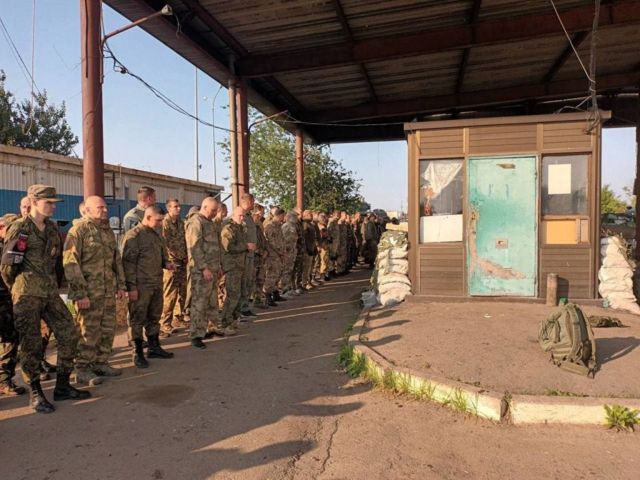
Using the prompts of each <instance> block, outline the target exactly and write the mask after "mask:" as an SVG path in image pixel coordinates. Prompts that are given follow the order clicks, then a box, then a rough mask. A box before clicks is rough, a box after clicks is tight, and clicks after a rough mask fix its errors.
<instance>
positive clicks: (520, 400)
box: [348, 308, 640, 425]
mask: <svg viewBox="0 0 640 480" xmlns="http://www.w3.org/2000/svg"><path fill="white" fill-rule="evenodd" d="M371 310H372V309H371V308H365V309H363V310H362V312H361V313H360V315H359V317H358V320H357V321H356V323H355V324H354V326H353V330H352V332H351V335H350V336H349V338H348V345H349V346H350V347H351V348H353V350H354V352H355V353H356V355H361V356H363V357H364V359H365V360H364V361H365V367H366V370H368V371H369V372H376V374H377V375H379V378H383V377H384V376H385V375H391V376H396V377H398V378H401V379H402V381H403V382H404V383H405V385H407V388H409V389H410V390H412V391H419V392H423V393H424V395H422V397H424V398H426V399H428V400H430V401H434V402H438V403H441V404H443V405H446V406H449V407H451V408H453V409H454V410H458V411H460V412H465V413H470V414H473V415H476V416H478V417H481V418H485V419H488V420H492V421H495V422H504V423H514V424H544V423H563V424H576V425H604V424H605V421H606V413H605V409H604V405H622V406H625V407H627V408H629V409H640V399H637V398H613V397H611V398H605V397H597V398H596V397H552V396H543V395H513V396H512V395H511V394H509V393H508V392H505V393H503V394H500V393H497V392H492V391H489V390H485V389H481V388H477V387H473V386H471V385H468V384H466V383H462V382H457V381H455V380H451V379H448V378H445V377H442V376H440V375H437V374H433V375H429V376H428V377H427V376H425V375H424V374H423V373H418V372H416V371H414V370H412V369H409V368H404V367H398V366H396V365H394V364H393V362H392V361H390V360H389V359H388V358H385V357H384V356H382V355H380V354H379V353H378V352H377V351H376V350H375V349H373V348H371V347H369V346H367V345H366V343H362V342H361V340H360V338H361V334H362V330H363V328H364V327H365V324H366V322H367V319H368V317H369V313H370V311H371Z"/></svg>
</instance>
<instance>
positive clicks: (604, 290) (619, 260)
mask: <svg viewBox="0 0 640 480" xmlns="http://www.w3.org/2000/svg"><path fill="white" fill-rule="evenodd" d="M600 260H601V265H602V266H601V267H600V271H599V272H598V279H599V280H600V286H599V287H598V291H599V292H600V295H602V298H604V299H605V300H606V301H607V302H608V303H609V306H610V307H611V308H615V309H620V310H627V311H629V312H631V313H635V314H638V315H640V306H638V302H637V300H636V296H635V295H634V294H633V271H634V267H635V265H634V264H633V263H632V262H631V261H630V260H629V258H628V256H627V246H626V242H625V241H624V240H623V239H621V238H620V237H616V236H612V237H606V238H603V239H601V240H600Z"/></svg>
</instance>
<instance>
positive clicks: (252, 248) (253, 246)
mask: <svg viewBox="0 0 640 480" xmlns="http://www.w3.org/2000/svg"><path fill="white" fill-rule="evenodd" d="M247 250H249V251H250V252H255V251H256V244H255V243H250V242H249V243H247Z"/></svg>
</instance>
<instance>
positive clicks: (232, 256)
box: [220, 218, 247, 272]
mask: <svg viewBox="0 0 640 480" xmlns="http://www.w3.org/2000/svg"><path fill="white" fill-rule="evenodd" d="M220 244H221V245H222V268H223V270H224V271H225V272H228V271H230V270H232V269H235V268H244V257H245V254H246V253H247V233H246V229H245V227H244V225H242V224H238V223H236V222H234V221H233V219H231V218H230V219H229V221H228V222H227V223H226V224H225V225H224V227H222V233H221V234H220Z"/></svg>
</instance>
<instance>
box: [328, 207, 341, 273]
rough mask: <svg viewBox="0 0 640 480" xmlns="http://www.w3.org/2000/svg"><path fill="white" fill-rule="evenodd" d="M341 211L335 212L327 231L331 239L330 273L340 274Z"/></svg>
mask: <svg viewBox="0 0 640 480" xmlns="http://www.w3.org/2000/svg"><path fill="white" fill-rule="evenodd" d="M339 219H340V212H338V211H336V212H333V214H332V215H331V218H330V219H329V223H328V225H327V233H328V239H329V275H339V274H340V270H339V269H338V254H339V251H340V225H339V224H338V220H339Z"/></svg>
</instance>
